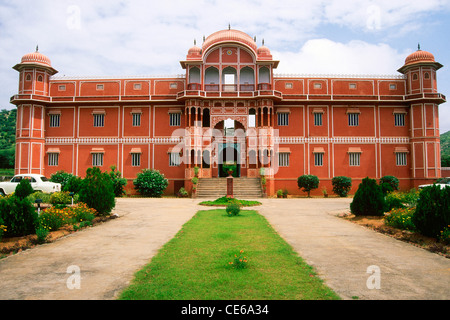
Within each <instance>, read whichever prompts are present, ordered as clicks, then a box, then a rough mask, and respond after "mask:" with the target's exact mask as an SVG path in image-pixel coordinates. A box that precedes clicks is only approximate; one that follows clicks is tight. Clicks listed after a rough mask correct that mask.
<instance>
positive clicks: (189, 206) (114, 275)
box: [0, 198, 450, 299]
mask: <svg viewBox="0 0 450 320" xmlns="http://www.w3.org/2000/svg"><path fill="white" fill-rule="evenodd" d="M262 201H263V206H261V207H258V208H257V210H259V212H260V213H261V214H263V215H264V216H265V217H266V218H267V219H268V221H269V222H270V223H271V224H272V226H273V227H274V228H275V229H276V230H277V231H278V232H279V233H280V235H281V236H282V237H284V238H285V239H286V241H287V242H288V243H289V244H290V245H291V246H292V247H293V248H294V249H295V250H296V251H297V252H298V253H299V255H300V256H302V257H303V258H304V259H305V260H306V262H307V263H309V264H310V265H312V266H314V267H315V268H316V270H317V272H318V274H319V276H320V277H321V278H322V279H324V280H325V281H326V283H327V285H329V286H330V287H331V288H333V289H334V290H335V291H336V292H337V293H338V294H339V295H340V296H341V297H343V298H344V299H351V298H352V297H354V296H357V297H358V298H359V299H450V293H449V284H450V260H449V259H446V258H444V257H441V256H438V255H436V254H433V253H430V252H427V251H425V250H423V249H420V248H417V247H414V246H412V245H409V244H406V243H403V242H400V241H398V240H394V239H392V238H389V237H387V236H384V235H381V234H378V233H376V232H374V231H371V230H368V229H366V228H364V227H361V226H358V225H355V224H353V223H351V222H348V221H343V220H342V219H339V218H337V217H335V214H336V213H337V212H340V211H342V210H346V209H347V208H348V206H349V203H350V200H349V199H333V198H330V199H264V200H262ZM198 202H199V201H198V200H192V199H139V198H135V199H118V201H117V206H116V212H117V213H118V214H119V215H120V216H121V217H120V218H119V219H116V220H112V221H110V222H107V223H105V224H102V225H98V226H96V227H95V228H91V229H85V230H83V231H81V232H77V233H74V234H72V235H70V236H67V237H65V238H63V239H60V240H58V241H56V242H54V243H50V244H45V245H42V246H38V247H36V248H34V249H31V250H26V251H24V252H22V253H19V254H16V255H13V256H10V257H8V258H6V259H2V260H0V286H1V289H0V299H114V298H115V297H116V296H117V294H118V293H120V291H121V290H122V289H123V288H124V287H126V286H127V285H128V283H129V281H130V280H132V278H133V275H134V272H135V271H137V270H139V269H140V268H141V267H142V266H143V265H145V264H146V263H148V262H149V260H150V259H151V258H152V256H153V255H154V254H156V253H157V251H158V250H159V249H160V248H161V246H162V245H163V244H164V243H166V242H167V241H168V240H170V239H171V238H172V237H173V236H174V235H175V234H176V233H177V232H178V230H179V229H180V228H181V226H182V225H183V224H184V223H185V222H187V221H188V220H189V219H190V218H191V217H192V216H193V215H194V214H195V212H196V211H197V210H199V209H205V207H201V206H198V205H197V203H198ZM72 266H74V267H72ZM370 266H375V267H372V269H369V271H371V272H373V271H375V272H374V273H370V274H369V273H367V269H368V268H369V267H370ZM71 267H72V268H71ZM68 268H69V269H68ZM78 271H79V273H78ZM68 272H69V273H68ZM78 275H79V276H80V277H78ZM368 280H370V281H369V287H372V288H373V289H369V288H368V286H367V282H368ZM372 280H373V281H372ZM378 280H379V282H378ZM78 285H80V287H79V289H78V288H77V286H78ZM378 285H379V289H377V288H378ZM69 288H72V289H69Z"/></svg>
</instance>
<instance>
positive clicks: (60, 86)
mask: <svg viewBox="0 0 450 320" xmlns="http://www.w3.org/2000/svg"><path fill="white" fill-rule="evenodd" d="M58 91H66V86H65V85H64V84H62V85H59V86H58Z"/></svg>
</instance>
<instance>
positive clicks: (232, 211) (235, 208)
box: [225, 203, 241, 217]
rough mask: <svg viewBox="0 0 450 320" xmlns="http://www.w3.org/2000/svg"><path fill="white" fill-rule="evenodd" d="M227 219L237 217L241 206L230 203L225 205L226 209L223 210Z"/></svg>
mask: <svg viewBox="0 0 450 320" xmlns="http://www.w3.org/2000/svg"><path fill="white" fill-rule="evenodd" d="M225 211H226V212H227V214H228V216H229V217H233V216H237V215H238V214H239V212H241V206H240V205H238V204H237V203H232V204H229V205H227V208H226V209H225Z"/></svg>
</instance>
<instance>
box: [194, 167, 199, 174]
mask: <svg viewBox="0 0 450 320" xmlns="http://www.w3.org/2000/svg"><path fill="white" fill-rule="evenodd" d="M199 171H200V168H199V167H197V166H195V167H194V175H195V176H196V177H198V172H199Z"/></svg>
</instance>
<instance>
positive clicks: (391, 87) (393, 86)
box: [389, 83, 397, 90]
mask: <svg viewBox="0 0 450 320" xmlns="http://www.w3.org/2000/svg"><path fill="white" fill-rule="evenodd" d="M389 89H390V90H397V85H396V84H395V83H391V84H389Z"/></svg>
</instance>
